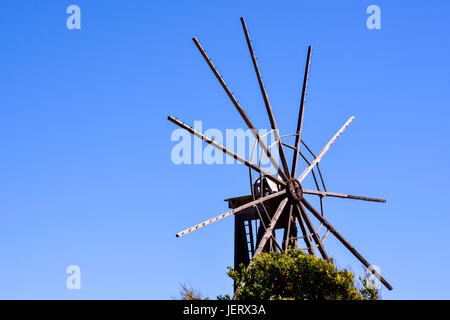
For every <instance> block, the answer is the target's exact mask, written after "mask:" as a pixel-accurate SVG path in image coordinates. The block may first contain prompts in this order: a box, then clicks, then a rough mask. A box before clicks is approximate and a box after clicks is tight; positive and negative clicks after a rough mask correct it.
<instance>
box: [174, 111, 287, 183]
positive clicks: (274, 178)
mask: <svg viewBox="0 0 450 320" xmlns="http://www.w3.org/2000/svg"><path fill="white" fill-rule="evenodd" d="M168 119H169V121H171V122H173V123H175V124H176V125H177V126H179V127H180V128H183V129H185V130H187V131H188V132H190V133H192V134H193V135H194V136H196V137H198V138H200V139H202V140H203V141H205V142H206V143H209V144H210V145H212V146H213V147H215V148H217V149H219V150H220V151H222V152H224V153H225V154H227V155H229V156H230V157H233V158H234V159H236V160H238V161H239V162H241V163H243V164H245V165H246V166H247V167H250V168H252V169H253V170H255V171H257V172H259V173H261V174H263V175H265V176H266V177H267V178H268V179H270V180H272V181H273V182H275V183H277V184H281V185H286V183H285V182H284V181H283V180H281V179H279V178H277V177H275V176H273V175H272V174H271V173H270V172H268V171H266V170H264V169H262V168H261V167H259V166H257V165H255V164H253V163H251V162H250V161H247V160H246V159H244V158H243V157H241V156H240V155H238V154H236V153H234V152H233V151H230V150H228V149H227V148H225V147H224V146H222V145H220V144H218V143H217V142H215V141H214V140H213V139H211V138H209V137H207V136H205V135H204V134H201V133H200V132H198V131H196V130H194V128H192V127H190V126H188V125H187V124H185V123H183V122H181V121H179V120H178V119H175V118H174V117H172V116H169V117H168Z"/></svg>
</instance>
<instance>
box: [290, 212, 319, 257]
mask: <svg viewBox="0 0 450 320" xmlns="http://www.w3.org/2000/svg"><path fill="white" fill-rule="evenodd" d="M294 212H295V215H296V217H297V219H298V222H299V225H300V229H301V230H302V233H303V239H304V241H305V243H306V246H307V248H308V252H309V254H310V255H312V256H314V255H316V254H315V252H314V246H313V245H312V243H311V239H310V238H309V233H308V231H307V230H306V225H305V219H303V214H301V212H300V211H299V210H298V208H297V206H295V208H294Z"/></svg>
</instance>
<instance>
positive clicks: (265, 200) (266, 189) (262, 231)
mask: <svg viewBox="0 0 450 320" xmlns="http://www.w3.org/2000/svg"><path fill="white" fill-rule="evenodd" d="M241 24H242V28H243V31H244V35H245V39H246V42H247V47H248V49H249V53H250V57H251V59H252V63H253V67H254V70H255V73H256V77H257V80H258V84H259V89H260V91H261V94H262V97H263V100H264V104H265V107H266V111H267V115H268V118H269V121H270V125H271V129H272V131H271V132H273V135H274V137H275V142H274V143H272V144H271V145H266V143H264V141H263V139H262V138H263V137H264V136H263V137H261V135H260V134H259V133H258V131H257V130H256V128H255V126H254V125H253V123H252V122H251V121H250V119H249V118H248V116H247V114H246V113H245V111H244V109H243V108H242V107H241V105H240V104H239V103H238V101H237V100H236V98H235V97H234V96H233V94H232V93H231V91H230V90H229V88H228V86H227V85H226V84H225V82H224V80H223V79H222V77H221V76H220V74H219V72H218V71H217V69H216V68H215V66H214V65H213V64H212V62H211V60H210V59H209V57H208V56H207V55H206V52H205V51H204V50H203V48H202V46H201V45H200V43H199V42H198V40H197V39H196V38H193V41H194V43H195V45H196V46H197V48H198V50H199V51H200V53H201V54H202V56H203V58H204V59H205V61H206V62H207V64H208V66H209V67H210V69H211V70H212V72H213V73H214V75H215V76H216V78H217V79H218V81H219V83H220V84H221V86H222V88H223V89H224V90H225V92H226V94H227V95H228V97H229V98H230V100H231V101H232V103H233V105H234V106H235V108H236V110H237V111H238V112H239V114H240V115H241V117H242V119H243V120H244V122H245V123H246V125H247V127H248V128H249V129H250V130H251V132H252V134H253V135H254V137H255V138H256V142H255V146H256V144H258V145H259V146H260V147H261V150H262V151H261V156H260V158H259V162H258V161H256V163H253V161H252V160H253V159H252V157H253V152H252V153H251V156H250V159H249V160H247V159H245V158H244V157H242V156H241V155H239V154H237V153H235V152H234V151H233V150H228V149H227V148H225V147H224V146H222V145H220V144H218V143H217V142H215V141H214V140H213V139H211V138H209V137H207V136H205V135H203V134H202V133H200V132H198V131H196V130H194V129H193V128H192V127H190V126H188V125H186V124H184V123H183V122H181V121H179V120H177V119H175V118H173V117H170V116H169V117H168V119H169V120H170V121H171V122H173V123H174V124H176V125H177V126H179V127H181V128H183V129H185V130H187V131H188V132H190V133H191V134H193V135H195V136H196V137H198V138H200V139H202V140H203V141H205V142H206V143H208V144H210V145H212V146H213V147H215V148H217V149H218V150H221V151H222V152H224V153H225V154H227V155H228V156H231V157H233V158H234V159H236V160H237V161H239V162H241V163H243V164H244V165H246V166H247V167H248V168H249V177H250V187H251V196H241V197H237V198H230V199H227V201H228V205H229V207H230V208H231V209H232V210H230V211H227V212H225V213H223V214H221V215H219V216H216V217H214V218H212V219H209V220H206V221H204V222H202V223H200V224H197V225H195V226H193V227H191V228H188V229H186V230H184V231H181V232H179V233H177V237H181V236H183V235H186V234H188V233H191V232H192V231H195V230H198V229H200V228H202V227H204V226H207V225H209V224H212V223H214V222H217V221H219V220H221V219H224V218H226V217H228V216H231V215H234V216H235V268H236V267H237V266H239V265H240V263H241V262H245V264H246V265H251V262H252V260H251V258H252V257H254V256H256V255H259V254H261V253H262V252H268V251H276V250H279V251H280V252H284V251H285V250H288V249H289V248H290V247H291V246H292V245H294V246H295V247H297V246H298V239H303V241H304V242H305V244H306V249H305V248H302V250H307V252H308V254H310V255H315V248H317V249H318V251H319V252H320V254H321V256H322V257H323V258H324V259H326V260H328V259H329V258H328V253H327V252H326V250H325V247H324V244H323V242H324V240H325V238H326V236H327V235H328V234H329V233H331V234H333V235H334V236H335V237H336V238H337V239H338V240H339V241H340V242H341V243H342V244H343V245H344V246H345V247H346V248H347V249H348V250H349V251H350V252H351V253H352V254H353V255H354V256H355V257H356V258H357V259H358V260H359V261H360V262H361V263H362V264H363V265H364V266H366V267H367V268H369V270H370V271H371V272H372V273H373V274H374V275H375V276H376V277H377V278H378V279H380V281H381V282H382V283H383V284H384V285H385V286H386V287H387V288H388V289H389V290H392V286H391V285H390V284H389V283H388V282H387V281H386V280H385V279H384V278H383V277H382V276H381V275H380V274H379V273H378V272H377V271H376V270H373V268H370V266H371V265H370V264H369V263H368V262H367V260H365V259H364V257H362V255H361V254H360V253H359V252H358V251H356V249H355V248H354V247H353V246H352V245H351V244H350V243H349V242H348V241H347V240H346V239H345V238H344V237H343V236H342V235H341V234H340V233H339V232H338V231H337V230H336V229H335V228H334V227H333V226H332V225H331V224H330V222H328V220H327V219H325V217H324V208H323V198H326V197H337V198H345V199H354V200H363V201H372V202H380V203H384V202H386V200H384V199H378V198H370V197H364V196H358V195H351V194H345V193H336V192H330V191H328V190H327V189H326V187H325V182H324V179H323V176H322V172H321V170H320V168H319V162H320V161H321V160H322V158H323V157H324V155H325V154H326V152H327V151H328V150H329V149H330V147H331V145H332V144H333V143H334V142H335V141H336V139H337V138H338V137H339V136H340V135H341V134H342V133H343V131H344V130H345V129H346V128H347V127H348V125H349V124H350V123H351V122H352V121H353V119H354V117H351V118H350V119H348V121H347V122H346V123H345V124H344V126H342V127H341V128H340V129H339V130H338V132H337V133H336V134H335V135H334V136H333V137H332V138H331V140H330V141H329V142H328V143H327V144H326V145H325V147H324V148H323V149H322V150H321V151H320V153H319V154H317V155H316V154H315V153H314V152H313V151H312V150H311V149H310V148H309V147H308V146H307V145H306V144H305V143H304V141H303V139H302V129H303V118H304V113H305V96H306V90H307V84H308V76H309V69H310V62H311V52H312V47H311V46H309V47H308V54H307V58H306V66H305V72H304V77H303V84H302V93H301V99H300V109H299V115H298V121H297V129H296V133H295V134H292V135H287V136H293V135H295V144H294V145H293V146H291V145H289V144H287V143H285V142H283V141H282V138H283V137H286V136H282V137H281V136H280V135H279V132H278V127H277V124H276V121H275V117H274V114H273V109H272V106H271V104H270V101H269V98H268V95H267V92H266V90H265V87H264V84H263V81H262V77H261V74H260V71H259V66H258V64H257V61H256V57H255V54H254V50H253V46H252V43H251V40H250V36H249V34H248V30H247V26H246V24H245V20H244V18H241ZM275 146H276V147H277V149H278V151H279V152H278V154H279V155H280V157H281V163H282V167H283V168H280V166H279V165H278V162H277V160H276V159H275V158H274V156H273V154H272V152H271V148H272V147H275ZM301 146H303V147H305V148H306V149H307V151H308V152H309V153H310V156H311V155H312V156H313V157H314V159H313V160H312V161H309V160H308V159H307V157H306V156H305V155H304V153H302V152H301V150H300V148H301ZM284 147H288V148H291V149H293V150H294V155H293V159H292V167H291V168H289V167H288V165H287V162H286V158H285V153H284ZM263 154H265V155H267V157H268V158H269V160H270V162H271V164H272V165H273V167H274V168H275V169H276V171H277V173H278V175H279V176H275V175H274V174H272V173H271V172H269V171H267V170H265V169H263V167H262V165H261V159H262V156H263ZM299 155H301V157H302V159H303V160H304V161H305V162H306V169H305V170H304V171H303V172H302V173H301V175H300V176H299V177H298V178H296V177H297V175H296V174H297V167H298V158H299ZM252 170H255V171H256V172H258V173H259V174H260V176H259V178H257V179H256V180H255V181H253V178H252ZM315 170H317V171H318V173H319V176H318V177H317V176H316V175H315V173H314V171H315ZM309 173H312V175H313V178H314V183H315V187H316V189H317V190H304V189H303V188H302V185H301V184H302V183H303V181H304V179H305V178H306V177H307V176H308V174H309ZM319 179H320V181H321V185H322V187H323V189H321V186H320V184H319ZM304 195H315V196H319V197H320V212H318V211H317V210H316V209H315V208H314V207H313V206H312V205H311V204H310V203H309V202H308V201H307V200H306V199H305V198H304ZM308 212H310V213H311V214H312V215H313V216H314V217H315V218H316V219H317V221H318V222H319V223H320V225H319V227H318V228H317V229H315V228H314V226H313V224H312V222H311V220H310V217H309V216H308ZM252 222H254V223H255V226H254V228H255V229H253V227H252ZM258 222H259V225H258ZM297 222H298V225H299V226H300V230H301V232H302V235H303V237H297V231H298V229H297ZM322 227H325V228H326V230H327V231H326V233H325V235H323V237H322V238H320V236H319V231H320V229H321V228H322ZM256 229H257V230H256ZM277 229H284V232H283V243H282V246H280V245H279V244H278V242H277V239H276V232H275V230H277ZM247 230H248V232H247ZM253 230H255V235H256V239H254V238H253V237H254V235H253ZM248 236H250V239H248ZM248 245H250V249H249V248H248ZM240 285H242V283H241V284H240Z"/></svg>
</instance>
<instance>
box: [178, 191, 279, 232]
mask: <svg viewBox="0 0 450 320" xmlns="http://www.w3.org/2000/svg"><path fill="white" fill-rule="evenodd" d="M285 193H286V189H283V190H281V191H278V192H276V193H272V194H270V195H268V196H265V197H262V198H259V199H257V200H255V201H252V202H249V203H247V204H244V205H242V206H240V207H238V208H236V209H233V210H230V211H228V212H225V213H223V214H221V215H218V216H217V217H214V218H212V219H209V220H206V221H204V222H202V223H199V224H197V225H195V226H193V227H190V228H189V229H186V230H183V231H181V232H178V233H177V234H176V236H177V237H182V236H184V235H186V234H188V233H190V232H192V231H195V230H198V229H200V228H202V227H204V226H206V225H208V224H211V223H213V222H216V221H219V220H221V219H223V218H226V217H228V216H230V215H232V214H236V213H239V212H240V211H242V210H244V209H246V208H250V207H252V206H254V205H257V204H259V203H262V202H264V201H267V200H269V199H272V198H276V197H279V196H281V195H283V194H285Z"/></svg>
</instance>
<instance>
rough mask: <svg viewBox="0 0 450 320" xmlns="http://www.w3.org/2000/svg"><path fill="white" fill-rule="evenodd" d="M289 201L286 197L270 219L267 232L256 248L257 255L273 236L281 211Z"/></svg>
mask: <svg viewBox="0 0 450 320" xmlns="http://www.w3.org/2000/svg"><path fill="white" fill-rule="evenodd" d="M287 202H288V198H284V200H283V201H281V202H280V205H279V206H278V208H277V211H275V214H274V215H273V217H272V220H271V221H270V225H269V227H268V228H267V230H266V232H265V233H264V236H263V237H262V239H261V241H260V242H259V244H258V247H257V248H256V251H255V256H257V255H258V254H260V253H261V252H262V251H263V249H264V246H265V245H266V242H267V240H268V239H269V238H270V237H271V234H272V232H273V230H274V228H275V225H276V224H277V221H278V218H279V217H280V216H281V213H282V212H283V210H284V207H285V206H286V203H287Z"/></svg>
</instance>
